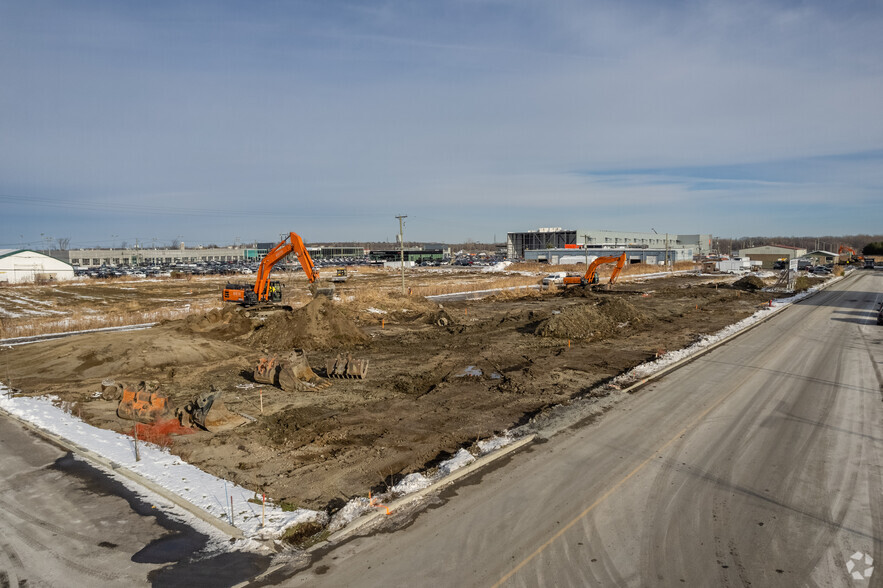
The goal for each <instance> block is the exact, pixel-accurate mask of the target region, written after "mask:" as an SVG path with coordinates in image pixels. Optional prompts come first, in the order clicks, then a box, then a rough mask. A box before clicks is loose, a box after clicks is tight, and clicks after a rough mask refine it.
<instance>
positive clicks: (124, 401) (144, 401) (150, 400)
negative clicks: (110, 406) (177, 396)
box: [117, 382, 171, 423]
mask: <svg viewBox="0 0 883 588" xmlns="http://www.w3.org/2000/svg"><path fill="white" fill-rule="evenodd" d="M170 412H171V409H170V407H169V399H168V398H166V397H165V396H159V395H158V394H157V393H156V392H148V391H147V387H146V385H145V384H144V383H143V382H142V383H141V385H140V386H139V387H138V389H137V390H129V389H128V388H127V387H124V388H123V394H122V398H121V399H120V403H119V405H118V406H117V416H119V417H120V418H122V419H127V420H130V421H138V422H140V423H153V422H156V421H157V419H161V418H163V417H166V416H168V415H169V413H170Z"/></svg>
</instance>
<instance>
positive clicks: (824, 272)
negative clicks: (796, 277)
mask: <svg viewBox="0 0 883 588" xmlns="http://www.w3.org/2000/svg"><path fill="white" fill-rule="evenodd" d="M812 273H814V274H816V275H818V276H826V275H828V274H830V273H831V270H829V269H828V268H826V267H825V266H823V265H820V266H818V267H816V268H814V269H813V270H812Z"/></svg>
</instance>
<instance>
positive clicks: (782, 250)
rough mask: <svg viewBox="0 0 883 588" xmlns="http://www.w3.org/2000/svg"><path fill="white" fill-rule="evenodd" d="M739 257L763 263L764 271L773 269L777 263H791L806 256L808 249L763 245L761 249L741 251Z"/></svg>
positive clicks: (750, 248)
mask: <svg viewBox="0 0 883 588" xmlns="http://www.w3.org/2000/svg"><path fill="white" fill-rule="evenodd" d="M737 255H739V256H741V257H750V258H751V259H753V260H755V261H761V262H763V268H764V269H772V268H773V266H774V265H775V263H776V262H777V261H778V260H780V259H784V260H786V261H790V260H792V259H797V258H798V257H803V256H804V255H806V249H801V248H800V247H791V246H789V245H761V246H759V247H746V248H744V249H740V250H739V252H738V253H737Z"/></svg>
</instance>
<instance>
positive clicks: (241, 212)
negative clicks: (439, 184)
mask: <svg viewBox="0 0 883 588" xmlns="http://www.w3.org/2000/svg"><path fill="white" fill-rule="evenodd" d="M0 202H8V203H14V204H26V205H28V206H41V207H48V208H64V209H69V210H82V211H88V212H130V213H138V214H155V215H174V216H201V217H206V216H211V217H236V218H240V217H244V216H246V217H278V216H279V212H280V211H279V208H278V207H273V206H262V207H260V208H255V207H254V206H253V204H254V199H249V201H248V205H243V207H242V208H240V209H236V210H230V209H218V208H214V207H208V206H207V207H204V208H193V207H176V206H158V205H147V204H130V203H123V202H118V201H113V202H95V201H89V200H78V201H67V200H56V199H52V198H42V197H31V196H27V197H26V196H13V195H10V194H0ZM297 216H298V217H307V218H361V217H366V216H385V214H383V213H380V212H364V211H351V212H346V213H326V212H322V213H305V212H302V211H301V210H298V211H297Z"/></svg>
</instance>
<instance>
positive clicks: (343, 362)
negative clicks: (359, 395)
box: [325, 353, 368, 380]
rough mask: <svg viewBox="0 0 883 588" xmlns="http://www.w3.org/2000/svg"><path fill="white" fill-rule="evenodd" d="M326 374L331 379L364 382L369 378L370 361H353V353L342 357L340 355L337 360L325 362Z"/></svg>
mask: <svg viewBox="0 0 883 588" xmlns="http://www.w3.org/2000/svg"><path fill="white" fill-rule="evenodd" d="M325 373H326V374H327V376H328V377H329V378H348V379H354V380H364V379H365V378H366V377H368V360H367V359H353V355H352V354H351V353H347V354H346V357H342V356H341V355H340V354H339V353H338V354H337V358H336V359H334V360H333V361H332V360H329V361H326V362H325Z"/></svg>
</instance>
